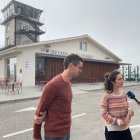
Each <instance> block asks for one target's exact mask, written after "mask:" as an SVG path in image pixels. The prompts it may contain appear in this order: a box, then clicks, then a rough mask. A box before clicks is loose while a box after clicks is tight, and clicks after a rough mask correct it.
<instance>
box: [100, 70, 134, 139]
mask: <svg viewBox="0 0 140 140" xmlns="http://www.w3.org/2000/svg"><path fill="white" fill-rule="evenodd" d="M122 87H123V77H122V75H121V74H120V72H119V71H112V72H110V73H106V74H105V83H104V89H105V91H104V93H103V96H102V97H101V115H102V117H103V118H104V120H105V138H106V140H133V139H132V136H131V132H130V130H129V127H128V125H129V122H130V119H131V117H132V116H133V115H134V112H133V110H132V109H131V108H129V106H128V102H127V95H126V93H125V92H124V91H123V90H122Z"/></svg>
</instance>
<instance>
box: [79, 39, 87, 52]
mask: <svg viewBox="0 0 140 140" xmlns="http://www.w3.org/2000/svg"><path fill="white" fill-rule="evenodd" d="M80 50H82V51H87V42H85V41H81V42H80Z"/></svg>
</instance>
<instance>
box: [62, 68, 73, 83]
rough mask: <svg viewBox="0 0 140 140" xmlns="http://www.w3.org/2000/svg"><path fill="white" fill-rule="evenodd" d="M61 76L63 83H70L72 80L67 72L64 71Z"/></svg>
mask: <svg viewBox="0 0 140 140" xmlns="http://www.w3.org/2000/svg"><path fill="white" fill-rule="evenodd" d="M61 76H62V78H63V80H64V81H65V82H70V80H71V79H72V77H71V76H70V73H69V72H68V71H67V70H64V71H63V73H62V74H61Z"/></svg>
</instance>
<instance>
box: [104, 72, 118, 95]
mask: <svg viewBox="0 0 140 140" xmlns="http://www.w3.org/2000/svg"><path fill="white" fill-rule="evenodd" d="M118 74H120V72H119V71H112V72H107V73H105V75H104V79H105V83H104V89H105V90H106V91H107V92H108V93H112V92H113V83H112V82H115V80H116V78H117V75H118Z"/></svg>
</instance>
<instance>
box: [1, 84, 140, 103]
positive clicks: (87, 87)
mask: <svg viewBox="0 0 140 140" xmlns="http://www.w3.org/2000/svg"><path fill="white" fill-rule="evenodd" d="M134 85H140V83H137V82H125V83H124V86H134ZM99 89H103V83H83V84H72V91H73V94H82V93H85V92H86V91H92V90H99ZM40 95H41V90H40V87H23V88H22V93H20V94H18V93H15V94H13V93H8V94H6V93H2V90H1V89H0V103H7V102H15V101H20V100H27V99H37V98H39V97H40Z"/></svg>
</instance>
